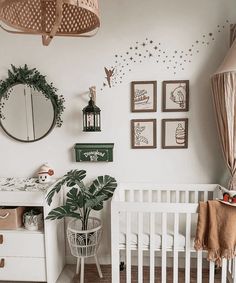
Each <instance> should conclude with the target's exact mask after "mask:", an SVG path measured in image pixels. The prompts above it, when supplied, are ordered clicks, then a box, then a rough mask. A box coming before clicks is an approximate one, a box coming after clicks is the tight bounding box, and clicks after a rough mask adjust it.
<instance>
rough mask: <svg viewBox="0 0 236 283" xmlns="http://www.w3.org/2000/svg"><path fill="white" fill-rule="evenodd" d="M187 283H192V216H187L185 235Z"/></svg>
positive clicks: (188, 214)
mask: <svg viewBox="0 0 236 283" xmlns="http://www.w3.org/2000/svg"><path fill="white" fill-rule="evenodd" d="M185 240H186V243H185V283H190V241H191V214H190V213H187V214H186V234H185Z"/></svg>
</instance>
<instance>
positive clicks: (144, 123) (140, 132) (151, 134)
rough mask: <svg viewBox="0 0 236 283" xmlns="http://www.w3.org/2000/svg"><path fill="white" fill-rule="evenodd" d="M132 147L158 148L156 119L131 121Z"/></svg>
mask: <svg viewBox="0 0 236 283" xmlns="http://www.w3.org/2000/svg"><path fill="white" fill-rule="evenodd" d="M131 147H132V148H156V147H157V145H156V119H135V120H131Z"/></svg>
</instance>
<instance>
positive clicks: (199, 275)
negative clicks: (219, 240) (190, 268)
mask: <svg viewBox="0 0 236 283" xmlns="http://www.w3.org/2000/svg"><path fill="white" fill-rule="evenodd" d="M197 283H202V251H198V252H197Z"/></svg>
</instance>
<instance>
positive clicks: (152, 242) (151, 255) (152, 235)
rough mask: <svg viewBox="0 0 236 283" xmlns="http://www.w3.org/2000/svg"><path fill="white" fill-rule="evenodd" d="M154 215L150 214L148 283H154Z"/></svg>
mask: <svg viewBox="0 0 236 283" xmlns="http://www.w3.org/2000/svg"><path fill="white" fill-rule="evenodd" d="M154 223H155V214H154V213H153V212H151V213H150V283H154V282H155V244H154V234H155V229H154V225H155V224H154Z"/></svg>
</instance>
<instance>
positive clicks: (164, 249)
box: [111, 184, 236, 283]
mask: <svg viewBox="0 0 236 283" xmlns="http://www.w3.org/2000/svg"><path fill="white" fill-rule="evenodd" d="M125 187H126V188H127V186H124V187H122V186H120V190H119V191H118V192H116V195H115V196H114V198H113V200H112V203H111V226H112V227H111V231H112V234H111V237H112V283H119V282H120V271H119V264H120V255H121V251H122V250H124V251H125V263H126V269H125V278H126V281H125V282H126V283H131V282H132V280H133V278H132V265H133V264H132V263H133V254H134V253H135V255H136V256H137V274H138V275H137V281H135V282H138V283H143V282H145V283H147V282H149V283H154V282H161V283H166V282H167V277H168V276H169V275H168V269H167V266H168V264H169V263H170V260H171V266H172V271H173V272H172V275H171V277H172V281H171V282H173V283H183V282H184V283H190V280H191V282H196V283H202V282H206V281H203V270H204V269H205V268H206V264H207V265H209V271H208V274H209V276H208V279H207V280H208V282H209V283H215V282H221V283H226V282H231V283H236V279H235V276H234V274H236V273H235V272H236V264H235V260H232V261H226V260H223V265H222V269H221V276H220V279H219V275H217V276H218V277H217V276H216V274H215V264H214V263H213V262H210V263H207V262H206V260H205V258H206V253H205V252H203V251H198V252H196V251H195V249H194V246H193V238H194V235H195V229H196V221H197V210H198V202H199V198H200V199H201V198H202V197H203V199H202V200H208V199H212V198H213V197H214V196H215V194H216V189H217V185H179V186H178V187H176V186H175V185H171V186H169V185H165V186H164V187H163V186H160V185H158V186H155V185H151V186H150V185H143V186H142V187H141V188H140V184H139V186H135V185H133V186H129V187H128V189H125ZM137 188H138V189H137ZM182 192H183V193H182ZM155 194H156V196H158V194H159V198H157V199H155ZM167 203H168V204H167ZM121 215H122V217H124V218H125V225H124V226H125V241H124V242H122V243H121V242H120V232H121V226H120V225H119V219H120V218H121ZM134 218H135V221H136V226H137V231H135V233H133V232H134V231H133V225H132V222H133V220H134ZM157 221H159V222H160V223H159V224H160V225H157ZM183 223H184V225H183ZM147 224H148V225H147ZM145 225H146V226H148V228H147V227H146V228H145V229H144V227H145ZM170 227H171V228H172V231H171V232H170V231H169V229H170ZM134 236H135V237H134ZM134 238H135V241H134ZM145 241H146V242H145ZM158 241H159V242H158ZM181 241H182V242H183V243H182V244H180V242H181ZM157 243H159V244H157ZM144 256H145V257H144ZM144 259H145V260H147V262H148V269H149V272H148V273H149V276H148V281H147V279H146V278H145V279H144ZM158 260H161V262H160V263H161V264H160V266H161V268H160V270H159V274H157V272H156V269H155V268H156V266H157V261H158ZM180 260H181V261H182V263H183V262H184V269H185V272H184V278H185V279H184V281H180V280H179V271H180ZM193 266H194V268H195V269H196V281H193V279H192V278H191V270H192V268H193ZM216 277H217V280H220V281H216ZM227 280H228V281H227ZM168 282H169V281H168Z"/></svg>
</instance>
